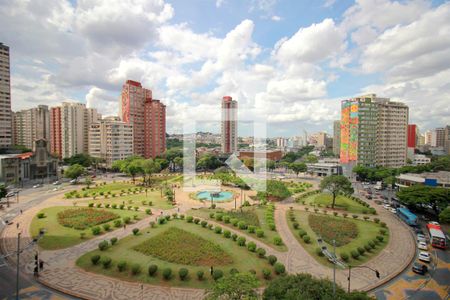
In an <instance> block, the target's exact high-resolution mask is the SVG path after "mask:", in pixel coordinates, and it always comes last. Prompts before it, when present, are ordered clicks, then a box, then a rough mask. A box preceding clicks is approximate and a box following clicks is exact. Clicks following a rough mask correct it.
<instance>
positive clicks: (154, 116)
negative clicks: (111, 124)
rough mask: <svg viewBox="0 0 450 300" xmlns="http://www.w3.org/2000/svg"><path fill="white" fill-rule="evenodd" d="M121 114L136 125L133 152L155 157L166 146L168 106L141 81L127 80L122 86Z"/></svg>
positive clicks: (162, 151)
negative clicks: (153, 95) (157, 98)
mask: <svg viewBox="0 0 450 300" xmlns="http://www.w3.org/2000/svg"><path fill="white" fill-rule="evenodd" d="M119 108H120V112H119V116H120V118H121V119H122V121H123V122H125V123H127V124H131V125H133V149H134V154H136V155H140V156H142V157H144V158H154V157H156V156H158V155H161V154H162V153H164V151H165V150H166V106H165V105H164V104H162V103H161V101H159V100H156V99H153V97H152V91H151V90H149V89H146V88H143V87H142V85H141V83H140V82H137V81H133V80H127V81H126V83H125V84H124V85H123V87H122V96H121V99H120V105H119Z"/></svg>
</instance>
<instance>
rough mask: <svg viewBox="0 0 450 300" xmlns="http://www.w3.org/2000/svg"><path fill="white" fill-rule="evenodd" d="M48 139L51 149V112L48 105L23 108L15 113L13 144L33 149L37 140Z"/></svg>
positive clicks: (48, 145)
mask: <svg viewBox="0 0 450 300" xmlns="http://www.w3.org/2000/svg"><path fill="white" fill-rule="evenodd" d="M42 139H43V140H45V141H47V143H46V145H47V147H48V148H49V149H48V150H50V143H49V141H50V113H49V110H48V106H47V105H38V107H34V108H30V109H23V110H20V111H17V112H15V113H14V114H13V144H14V145H21V146H25V147H26V148H28V149H33V150H34V147H35V145H36V143H35V141H36V140H42Z"/></svg>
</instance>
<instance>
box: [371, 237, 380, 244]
mask: <svg viewBox="0 0 450 300" xmlns="http://www.w3.org/2000/svg"><path fill="white" fill-rule="evenodd" d="M372 242H373V243H374V244H375V245H378V244H379V243H380V241H379V240H378V239H377V238H374V239H373V240H372Z"/></svg>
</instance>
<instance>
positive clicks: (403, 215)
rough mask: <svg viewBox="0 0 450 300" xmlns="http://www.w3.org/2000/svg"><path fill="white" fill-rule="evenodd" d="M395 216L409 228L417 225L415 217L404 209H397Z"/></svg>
mask: <svg viewBox="0 0 450 300" xmlns="http://www.w3.org/2000/svg"><path fill="white" fill-rule="evenodd" d="M397 216H399V217H400V219H402V220H403V221H405V223H406V224H408V225H409V226H416V225H417V216H416V215H415V214H413V213H412V212H410V211H409V209H407V208H406V207H400V208H398V209H397Z"/></svg>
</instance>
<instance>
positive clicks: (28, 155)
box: [16, 152, 33, 159]
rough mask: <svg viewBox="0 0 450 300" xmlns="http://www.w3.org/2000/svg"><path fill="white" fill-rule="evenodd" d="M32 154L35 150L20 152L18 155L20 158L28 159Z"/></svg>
mask: <svg viewBox="0 0 450 300" xmlns="http://www.w3.org/2000/svg"><path fill="white" fill-rule="evenodd" d="M31 156H33V152H25V153H21V154H18V155H17V156H16V157H17V158H20V159H27V158H30V157H31Z"/></svg>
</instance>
